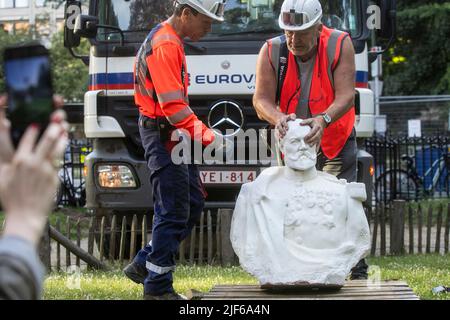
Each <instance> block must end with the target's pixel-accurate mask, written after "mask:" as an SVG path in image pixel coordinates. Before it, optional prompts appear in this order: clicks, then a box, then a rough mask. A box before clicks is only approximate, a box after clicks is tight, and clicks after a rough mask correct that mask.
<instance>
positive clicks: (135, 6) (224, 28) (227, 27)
mask: <svg viewBox="0 0 450 320" xmlns="http://www.w3.org/2000/svg"><path fill="white" fill-rule="evenodd" d="M360 2H361V1H360V0H328V1H321V3H322V6H323V12H324V15H323V20H322V21H323V23H324V24H325V25H326V26H329V27H332V28H336V29H340V30H344V31H347V32H349V33H350V34H351V35H352V36H357V35H358V34H359V33H360V29H361V25H360V22H359V21H360V19H359V17H358V13H359V12H361V10H360V8H359V4H360ZM282 3H283V0H228V1H227V4H226V8H225V22H223V23H214V24H213V27H212V32H211V33H210V34H209V35H208V36H207V38H215V37H223V38H226V37H227V36H230V37H233V39H235V38H236V36H239V35H242V36H245V37H249V36H252V35H253V34H261V35H262V36H264V35H265V34H271V33H280V32H281V30H280V29H279V27H278V15H279V13H280V7H281V4H282ZM172 12H173V2H172V1H161V0H99V2H98V16H99V19H100V23H101V24H107V25H113V26H118V27H120V28H121V29H122V30H123V31H125V32H126V40H127V41H142V39H143V37H144V36H145V34H146V33H147V32H148V31H149V30H151V28H152V27H154V26H155V25H156V24H157V23H159V22H162V21H164V20H166V19H167V18H168V17H169V16H170V15H171V14H172ZM99 37H100V39H101V40H118V39H119V35H118V34H117V33H114V32H112V31H111V30H100V31H99Z"/></svg>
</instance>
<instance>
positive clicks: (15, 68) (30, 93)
mask: <svg viewBox="0 0 450 320" xmlns="http://www.w3.org/2000/svg"><path fill="white" fill-rule="evenodd" d="M3 70H4V72H5V83H6V91H7V94H8V108H7V111H6V113H7V117H8V118H9V120H10V122H11V136H12V140H13V143H14V145H17V144H18V142H19V141H20V138H21V137H22V135H23V133H24V132H25V130H26V129H27V128H28V126H29V125H30V124H37V125H39V127H40V129H41V133H42V132H43V131H44V130H45V128H46V127H47V125H48V123H49V120H50V115H51V113H52V112H53V110H54V105H53V86H52V78H51V66H50V57H49V52H48V50H47V49H46V48H45V46H44V45H42V44H41V43H39V42H29V43H22V44H19V45H15V46H10V47H7V48H5V51H4V68H3Z"/></svg>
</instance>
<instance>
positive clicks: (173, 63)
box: [134, 21, 214, 145]
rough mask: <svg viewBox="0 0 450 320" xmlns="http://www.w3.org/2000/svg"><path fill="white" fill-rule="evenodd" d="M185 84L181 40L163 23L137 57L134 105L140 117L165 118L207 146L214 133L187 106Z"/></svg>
mask: <svg viewBox="0 0 450 320" xmlns="http://www.w3.org/2000/svg"><path fill="white" fill-rule="evenodd" d="M188 81H189V78H188V73H187V68H186V56H185V53H184V47H183V40H182V39H181V38H180V37H179V36H178V35H177V34H176V32H175V30H174V29H173V28H172V26H171V25H170V24H169V23H167V21H166V22H163V23H161V24H159V25H158V26H156V27H155V28H154V29H153V30H152V31H151V32H150V33H149V35H148V36H147V38H146V39H145V41H144V43H143V44H142V46H141V48H140V49H139V52H138V54H137V56H136V61H135V65H134V83H135V84H134V89H135V94H134V101H135V104H136V106H138V107H139V112H140V113H141V114H143V115H145V116H147V117H149V118H153V119H154V118H157V117H166V118H167V120H168V121H169V123H170V124H172V125H173V126H175V127H176V128H178V129H185V130H187V131H188V132H189V134H190V136H191V138H193V139H195V140H197V141H201V142H202V144H203V145H208V144H210V143H211V142H213V140H214V133H213V132H212V130H211V129H209V128H208V127H206V126H205V125H204V124H203V123H202V122H201V121H200V120H199V119H198V118H197V116H196V115H195V114H194V112H193V111H192V109H191V108H190V107H189V98H188V85H189V83H188ZM194 127H196V128H195V130H194ZM194 133H195V134H196V135H195V136H194ZM200 133H201V136H200Z"/></svg>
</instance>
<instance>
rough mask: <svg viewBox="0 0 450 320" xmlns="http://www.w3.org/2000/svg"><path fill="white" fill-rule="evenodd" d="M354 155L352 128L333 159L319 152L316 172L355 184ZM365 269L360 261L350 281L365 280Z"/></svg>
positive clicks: (355, 150)
mask: <svg viewBox="0 0 450 320" xmlns="http://www.w3.org/2000/svg"><path fill="white" fill-rule="evenodd" d="M356 154H357V145H356V132H355V129H354V128H353V131H352V133H351V134H350V137H349V138H348V140H347V142H346V143H345V145H344V148H343V149H342V150H341V152H340V153H339V154H338V155H337V156H336V157H335V158H334V159H328V158H327V157H326V156H325V155H324V154H323V152H322V149H320V150H319V153H318V154H317V165H316V168H317V170H320V171H323V172H327V173H329V174H332V175H334V176H336V177H337V178H338V179H346V180H347V182H356V178H357V165H358V164H357V159H356ZM367 269H368V265H367V264H366V262H365V260H364V259H362V260H360V261H359V262H358V263H357V264H356V266H355V267H354V268H353V269H352V274H351V276H350V277H351V279H366V278H367Z"/></svg>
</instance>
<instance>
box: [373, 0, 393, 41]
mask: <svg viewBox="0 0 450 320" xmlns="http://www.w3.org/2000/svg"><path fill="white" fill-rule="evenodd" d="M376 2H377V3H378V6H379V7H380V13H381V29H380V30H378V31H377V36H378V38H381V39H386V40H391V39H394V38H395V36H396V32H397V3H396V0H378V1H376Z"/></svg>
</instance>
